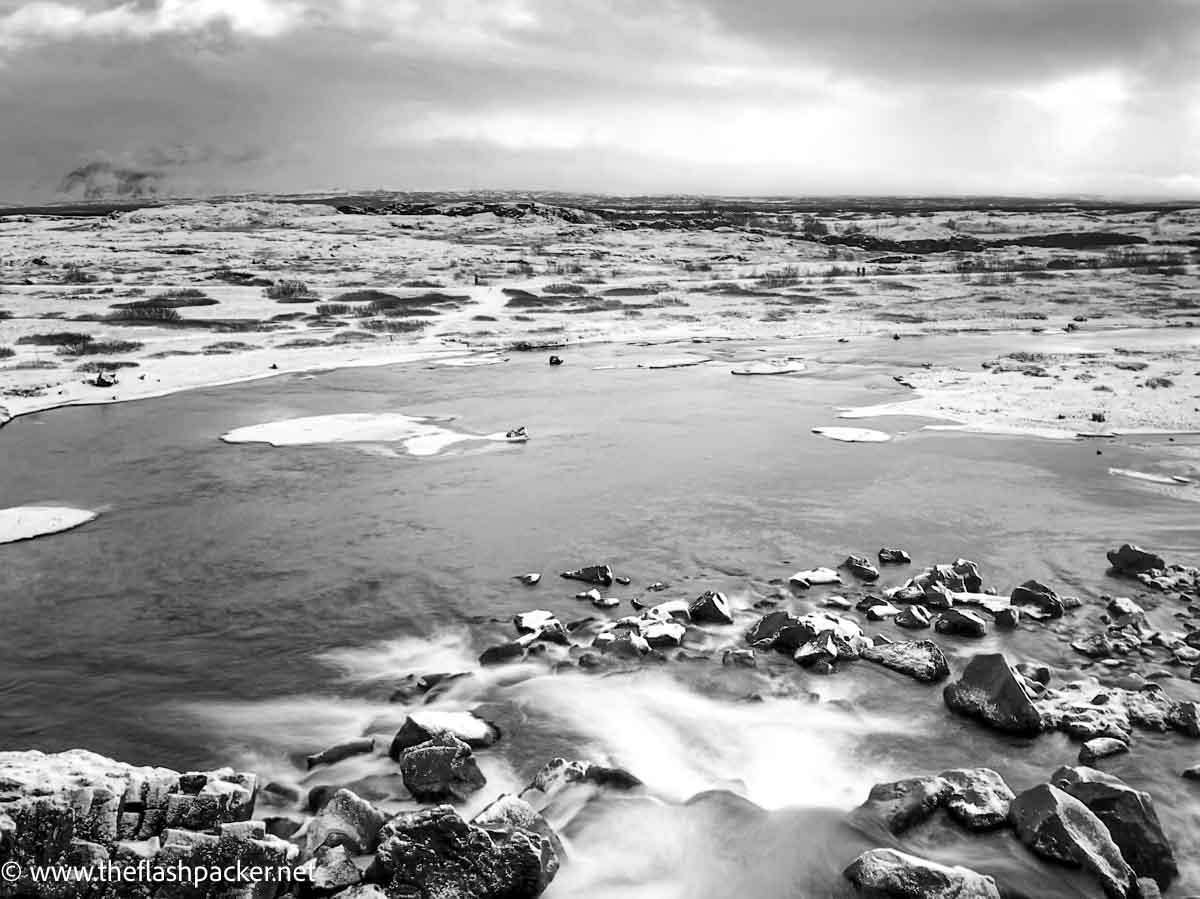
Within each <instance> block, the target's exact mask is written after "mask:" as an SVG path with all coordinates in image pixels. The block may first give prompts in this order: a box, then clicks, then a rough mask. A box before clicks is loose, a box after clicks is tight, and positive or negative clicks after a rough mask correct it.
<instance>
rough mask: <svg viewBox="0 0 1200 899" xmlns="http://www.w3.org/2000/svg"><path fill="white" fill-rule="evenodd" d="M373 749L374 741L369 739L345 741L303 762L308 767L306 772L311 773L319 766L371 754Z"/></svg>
mask: <svg viewBox="0 0 1200 899" xmlns="http://www.w3.org/2000/svg"><path fill="white" fill-rule="evenodd" d="M374 749H375V741H374V740H373V739H372V738H370V737H363V738H361V739H358V740H347V741H346V742H345V743H339V744H337V745H336V746H330V747H329V748H328V749H324V750H322V751H321V752H318V753H315V754H314V755H310V756H308V758H307V759H305V762H306V764H307V765H308V770H309V771H311V770H312V769H313V768H316V767H317V766H319V765H333V764H335V763H337V762H340V761H342V760H343V759H348V758H350V757H351V756H355V755H365V754H366V753H368V752H373V751H374Z"/></svg>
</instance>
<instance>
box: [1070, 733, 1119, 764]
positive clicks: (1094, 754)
mask: <svg viewBox="0 0 1200 899" xmlns="http://www.w3.org/2000/svg"><path fill="white" fill-rule="evenodd" d="M1128 751H1129V744H1128V743H1126V742H1125V741H1124V740H1118V739H1116V738H1114V737H1095V738H1093V739H1091V740H1088V741H1087V742H1086V743H1084V744H1083V746H1082V747H1080V749H1079V764H1081V765H1090V764H1092V763H1093V762H1097V761H1099V760H1100V759H1106V758H1108V757H1109V756H1110V755H1120V754H1121V753H1123V752H1128Z"/></svg>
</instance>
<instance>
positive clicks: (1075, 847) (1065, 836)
mask: <svg viewBox="0 0 1200 899" xmlns="http://www.w3.org/2000/svg"><path fill="white" fill-rule="evenodd" d="M1009 817H1010V819H1011V820H1012V824H1013V828H1014V829H1015V830H1016V832H1017V836H1018V837H1019V838H1020V840H1021V842H1022V843H1024V844H1025V845H1026V846H1028V847H1029V848H1030V849H1032V850H1033V851H1034V852H1036V853H1037V854H1038V855H1040V856H1042V857H1043V858H1047V859H1050V860H1051V861H1056V862H1060V863H1062V864H1066V865H1072V866H1075V867H1082V868H1083V869H1084V870H1085V871H1087V872H1088V873H1089V874H1091V875H1092V876H1093V877H1094V878H1095V879H1096V880H1097V881H1098V882H1099V883H1100V885H1101V887H1102V888H1103V890H1104V892H1105V893H1106V894H1107V895H1108V896H1110V897H1124V896H1127V895H1129V892H1130V889H1131V887H1132V886H1133V884H1134V882H1135V880H1136V878H1135V875H1134V872H1133V869H1132V868H1130V867H1129V865H1128V864H1127V863H1126V861H1125V859H1124V858H1123V857H1122V855H1121V850H1120V849H1119V848H1118V847H1117V844H1116V843H1115V842H1113V839H1112V836H1111V835H1110V834H1109V832H1108V828H1106V827H1105V826H1104V823H1103V822H1102V821H1101V820H1100V819H1099V818H1097V817H1096V815H1095V814H1093V813H1092V811H1091V810H1090V809H1088V807H1087V806H1086V805H1084V804H1083V803H1082V802H1080V801H1079V800H1078V799H1076V798H1075V797H1074V796H1071V795H1069V794H1068V793H1065V792H1063V791H1062V790H1060V789H1058V788H1057V787H1054V786H1051V785H1050V784H1041V785H1039V786H1036V787H1034V788H1033V789H1030V790H1026V791H1025V792H1024V793H1022V794H1021V795H1019V796H1017V797H1016V799H1014V800H1013V801H1012V806H1011V808H1010V810H1009Z"/></svg>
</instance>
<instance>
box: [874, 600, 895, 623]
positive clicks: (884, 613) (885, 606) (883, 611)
mask: <svg viewBox="0 0 1200 899" xmlns="http://www.w3.org/2000/svg"><path fill="white" fill-rule="evenodd" d="M899 614H900V610H899V609H898V608H896V607H895V606H894V605H892V604H891V603H890V602H877V603H875V604H874V605H872V606H871V607H870V608H869V609H867V620H868V621H885V620H887V619H888V618H895V617H896V616H898V615H899Z"/></svg>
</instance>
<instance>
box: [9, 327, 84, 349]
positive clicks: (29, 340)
mask: <svg viewBox="0 0 1200 899" xmlns="http://www.w3.org/2000/svg"><path fill="white" fill-rule="evenodd" d="M91 340H92V335H91V334H82V333H80V332H79V331H50V332H48V333H46V334H27V335H25V336H24V337H20V338H18V339H17V343H18V344H26V345H31V346H74V345H76V344H80V343H89V342H90V341H91Z"/></svg>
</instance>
